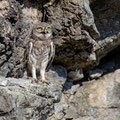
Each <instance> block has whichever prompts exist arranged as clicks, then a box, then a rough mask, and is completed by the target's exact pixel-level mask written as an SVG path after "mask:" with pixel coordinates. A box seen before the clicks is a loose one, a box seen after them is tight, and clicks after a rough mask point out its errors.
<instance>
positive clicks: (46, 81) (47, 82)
mask: <svg viewBox="0 0 120 120" xmlns="http://www.w3.org/2000/svg"><path fill="white" fill-rule="evenodd" d="M41 82H42V83H46V84H50V82H49V81H48V80H47V79H45V80H41Z"/></svg>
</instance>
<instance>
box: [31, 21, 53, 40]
mask: <svg viewBox="0 0 120 120" xmlns="http://www.w3.org/2000/svg"><path fill="white" fill-rule="evenodd" d="M32 36H33V37H35V38H38V39H40V40H47V39H50V38H51V37H52V30H51V26H50V25H49V24H48V23H45V22H41V23H38V24H36V25H35V26H34V28H33V30H32Z"/></svg>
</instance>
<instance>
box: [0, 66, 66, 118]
mask: <svg viewBox="0 0 120 120" xmlns="http://www.w3.org/2000/svg"><path fill="white" fill-rule="evenodd" d="M47 76H48V77H49V78H50V84H49V85H48V84H46V83H39V84H35V83H33V84H32V83H31V80H29V79H15V78H5V77H0V120H13V119H15V120H41V119H46V117H47V114H48V113H49V112H50V111H51V110H52V109H54V104H55V103H57V102H59V101H60V98H61V95H62V89H63V84H64V83H65V81H66V70H65V69H64V68H63V67H61V66H55V67H54V68H53V69H52V70H50V71H49V72H48V73H47Z"/></svg>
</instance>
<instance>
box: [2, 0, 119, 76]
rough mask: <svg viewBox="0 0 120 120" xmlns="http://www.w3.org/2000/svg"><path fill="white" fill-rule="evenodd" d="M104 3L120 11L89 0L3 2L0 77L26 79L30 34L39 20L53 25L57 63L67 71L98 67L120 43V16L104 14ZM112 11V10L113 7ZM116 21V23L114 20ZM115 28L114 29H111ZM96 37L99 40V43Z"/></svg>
mask: <svg viewBox="0 0 120 120" xmlns="http://www.w3.org/2000/svg"><path fill="white" fill-rule="evenodd" d="M102 3H103V4H105V5H108V6H106V7H107V8H108V7H109V6H110V5H111V4H114V8H115V10H116V11H118V10H119V7H118V6H117V4H116V1H115V2H112V1H109V2H107V1H105V2H104V1H103V2H101V3H99V1H90V2H89V1H88V0H75V1H73V0H67V1H65V0H63V1H61V0H59V1H56V0H53V1H50V2H48V3H47V1H36V2H33V1H29V0H26V1H16V0H2V1H1V2H0V21H1V22H0V26H1V27H0V46H1V47H0V66H1V67H0V74H1V75H4V76H14V77H18V78H19V77H22V76H23V73H24V69H25V58H24V51H25V47H26V44H27V41H28V40H29V37H30V34H31V27H32V25H33V24H34V23H36V22H37V21H45V22H49V23H51V24H52V27H53V40H54V43H55V45H56V56H55V59H54V63H55V64H62V65H64V66H65V67H66V68H67V69H68V70H76V69H84V70H88V69H89V68H93V67H94V66H96V65H98V63H99V61H100V60H101V58H103V57H104V56H106V54H107V53H109V52H110V51H112V50H113V49H115V48H117V47H118V46H119V44H120V39H119V25H118V24H119V23H118V22H119V21H118V19H119V17H116V16H117V13H116V14H114V15H113V16H112V14H109V9H107V8H106V9H105V13H104V12H102V11H104V6H103V9H102V8H99V6H100V5H101V4H102ZM90 6H91V8H92V11H93V13H94V15H93V13H92V11H91V9H90ZM97 7H98V8H99V10H98V9H97ZM96 9H97V10H96ZM110 10H111V11H112V8H110ZM107 13H108V14H109V16H108V17H106V14H107ZM115 15H116V16H115ZM118 15H119V14H118ZM94 16H95V21H96V22H95V21H94ZM102 18H103V19H102ZM113 18H115V21H116V22H114V21H112V19H113ZM95 23H96V25H97V27H96V25H95ZM101 23H103V24H102V25H101ZM110 23H111V24H110ZM113 27H114V28H115V29H114V30H111V28H113ZM97 28H98V30H99V31H98V30H97ZM104 28H105V29H104ZM99 32H100V33H99ZM100 35H101V37H100V38H99V36H100ZM97 38H99V39H98V40H96V39H97Z"/></svg>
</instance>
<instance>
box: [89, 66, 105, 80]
mask: <svg viewBox="0 0 120 120" xmlns="http://www.w3.org/2000/svg"><path fill="white" fill-rule="evenodd" d="M88 74H89V77H90V78H91V79H96V78H99V77H101V76H102V75H103V71H102V69H99V68H96V69H93V70H89V71H88Z"/></svg>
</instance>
